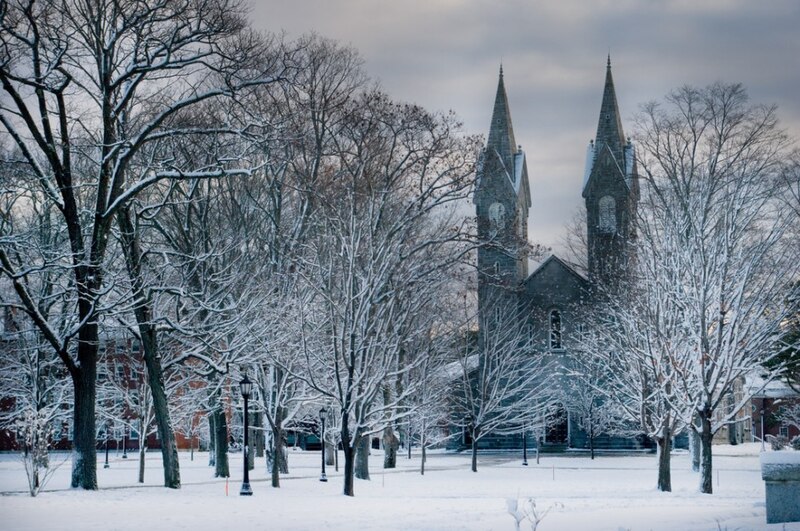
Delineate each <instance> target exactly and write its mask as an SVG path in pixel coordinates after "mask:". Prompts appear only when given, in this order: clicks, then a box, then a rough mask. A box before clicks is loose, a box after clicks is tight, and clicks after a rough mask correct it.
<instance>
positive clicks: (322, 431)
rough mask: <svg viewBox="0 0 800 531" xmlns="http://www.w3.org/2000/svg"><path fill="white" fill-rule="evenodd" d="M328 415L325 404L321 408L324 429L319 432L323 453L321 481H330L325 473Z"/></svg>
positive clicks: (320, 414)
mask: <svg viewBox="0 0 800 531" xmlns="http://www.w3.org/2000/svg"><path fill="white" fill-rule="evenodd" d="M327 415H328V410H327V409H325V406H322V409H320V410H319V420H321V421H322V430H320V434H319V442H320V447H321V453H322V473H321V474H320V475H319V480H320V481H328V476H326V475H325V417H326V416H327Z"/></svg>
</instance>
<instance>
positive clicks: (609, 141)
mask: <svg viewBox="0 0 800 531" xmlns="http://www.w3.org/2000/svg"><path fill="white" fill-rule="evenodd" d="M595 145H596V146H597V149H598V152H599V150H600V149H602V148H603V147H604V146H605V145H607V146H608V147H609V148H611V152H612V153H613V154H614V157H616V159H617V161H618V162H619V163H620V165H622V153H623V148H624V147H625V134H624V133H623V131H622V120H621V119H620V115H619V106H618V105H617V93H616V91H615V90H614V78H613V77H612V76H611V53H609V54H608V61H607V63H606V86H605V88H604V89H603V103H602V104H601V106H600V120H599V121H598V123H597V137H596V138H595Z"/></svg>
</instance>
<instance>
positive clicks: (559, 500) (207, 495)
mask: <svg viewBox="0 0 800 531" xmlns="http://www.w3.org/2000/svg"><path fill="white" fill-rule="evenodd" d="M759 448H760V445H759V444H758V443H756V444H746V445H739V446H736V447H727V446H715V447H714V450H715V457H714V490H715V494H713V495H704V494H699V493H698V490H697V486H698V482H699V476H698V474H696V473H693V472H691V470H690V463H689V457H688V454H686V453H684V452H676V453H675V454H674V455H673V472H672V482H673V488H674V491H673V492H672V493H663V492H658V491H657V490H656V489H655V487H654V486H655V482H656V464H657V463H656V456H655V455H652V454H648V455H635V456H623V455H613V456H600V457H598V458H597V459H595V460H594V461H591V460H589V458H588V457H583V456H572V455H563V456H557V457H556V456H550V455H543V456H542V458H541V461H540V463H539V464H538V465H537V464H536V459H535V457H533V456H532V455H529V463H530V465H529V466H527V467H523V466H521V456H520V455H517V454H516V453H503V454H480V455H479V466H478V472H477V473H472V472H470V470H469V455H467V454H451V453H441V452H432V453H430V454H429V458H428V463H427V467H426V473H425V475H424V476H420V475H419V472H418V467H419V454H416V453H415V454H414V455H413V458H412V459H411V460H408V459H406V458H405V456H401V458H400V459H398V467H399V468H398V469H395V470H391V471H383V470H382V469H381V468H380V466H381V460H382V456H381V455H380V453H379V452H375V455H373V456H372V457H371V459H372V461H371V474H372V481H360V480H356V485H355V494H356V496H355V498H347V497H345V496H342V494H341V490H342V482H341V471H340V472H336V471H334V470H333V467H328V469H327V472H328V477H329V481H328V482H327V483H321V482H320V481H319V480H318V478H319V453H317V452H301V451H292V452H291V453H290V461H289V465H290V470H291V474H289V475H288V476H285V477H283V478H282V480H281V483H282V486H281V488H280V489H273V488H271V487H270V486H269V481H268V477H267V475H266V473H265V471H264V464H263V460H258V461H260V463H259V462H258V461H257V465H256V470H254V471H251V473H250V479H251V485H252V488H253V496H252V497H243V496H239V495H238V491H239V486H240V484H241V477H242V476H241V475H242V472H241V464H242V462H241V456H240V455H231V471H232V474H233V477H232V478H231V479H230V481H229V482H228V487H227V488H228V494H229V495H228V496H226V494H225V490H226V482H225V480H224V479H215V478H213V477H212V476H213V470H212V469H211V468H209V467H208V466H207V462H208V456H207V454H204V453H200V454H196V455H195V460H194V461H193V462H192V461H189V455H188V454H187V453H181V456H180V457H181V476H182V479H183V488H181V489H180V490H170V489H165V488H163V487H160V486H158V485H159V483H160V480H161V470H160V468H159V464H160V454H159V453H158V452H150V453H148V454H147V468H148V470H147V474H146V480H147V484H146V486H136V484H135V480H136V473H137V466H138V462H137V460H136V459H135V456H132V457H130V458H129V459H127V460H123V459H121V457H120V456H118V455H112V458H111V459H110V463H111V468H109V469H103V467H102V457H103V456H102V455H100V456H99V457H100V461H99V463H98V481H99V483H100V485H101V489H100V490H99V491H98V492H85V491H80V490H70V489H69V488H68V485H69V463H68V462H67V463H66V464H65V465H64V466H63V467H62V468H61V469H59V471H58V472H57V473H56V474H55V475H54V477H53V480H52V481H51V482H50V484H49V485H47V487H46V488H45V490H44V491H43V492H42V493H41V494H40V495H39V496H38V497H36V498H31V497H29V496H27V495H26V494H25V493H24V492H23V491H24V490H25V477H24V473H23V472H22V465H21V463H20V461H19V459H18V457H17V456H16V455H9V454H6V455H2V456H0V491H2V492H3V495H2V496H0V514H2V519H3V520H2V521H3V524H2V527H3V529H14V530H28V529H30V530H34V529H35V530H50V529H53V530H55V529H65V528H80V529H82V530H88V531H92V530H107V529H136V530H137V531H140V530H142V529H187V530H189V529H191V530H195V531H196V530H202V529H254V528H259V529H334V530H338V529H341V530H353V529H358V530H362V529H436V530H456V529H461V530H471V529H479V530H486V529H494V530H503V529H505V530H512V529H514V518H513V517H512V516H511V515H510V514H509V513H508V506H509V502H508V500H509V499H511V500H519V507H520V508H522V507H524V506H525V504H526V502H527V499H528V498H533V499H534V500H535V503H536V508H537V511H544V510H547V509H548V508H549V507H553V509H552V510H551V511H550V512H549V513H548V514H547V515H546V517H545V518H544V520H543V521H542V522H541V523H540V524H539V528H538V529H539V530H540V531H547V530H571V529H580V530H588V529H592V530H603V529H607V530H613V531H617V530H619V529H631V530H675V529H681V530H687V531H688V530H717V529H729V530H734V529H737V530H752V529H776V530H777V529H781V530H782V529H786V530H800V524H795V523H792V524H785V527H784V524H773V525H767V524H766V523H765V521H766V518H765V505H764V483H763V481H761V477H760V467H759V457H758V450H759ZM66 457H67V455H66V454H63V455H61V456H60V459H61V460H63V459H65V458H66ZM340 470H341V467H340ZM521 526H522V529H528V528H530V526H529V525H527V523H526V522H525V521H523V522H522V524H521Z"/></svg>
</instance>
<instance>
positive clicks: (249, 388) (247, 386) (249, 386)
mask: <svg viewBox="0 0 800 531" xmlns="http://www.w3.org/2000/svg"><path fill="white" fill-rule="evenodd" d="M239 389H240V390H241V391H242V398H244V448H243V449H242V452H243V455H244V478H243V479H242V488H241V490H240V491H239V495H240V496H252V495H253V490H252V489H251V488H250V471H249V470H248V467H247V452H248V451H249V448H248V447H247V429H248V427H247V399H248V398H250V393H252V392H253V382H251V381H250V378H248V377H247V375H246V374H245V375H244V378H242V381H241V382H239Z"/></svg>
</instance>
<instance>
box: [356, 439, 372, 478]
mask: <svg viewBox="0 0 800 531" xmlns="http://www.w3.org/2000/svg"><path fill="white" fill-rule="evenodd" d="M355 476H356V477H357V478H358V479H366V480H369V437H359V439H358V443H357V444H356V468H355Z"/></svg>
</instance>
